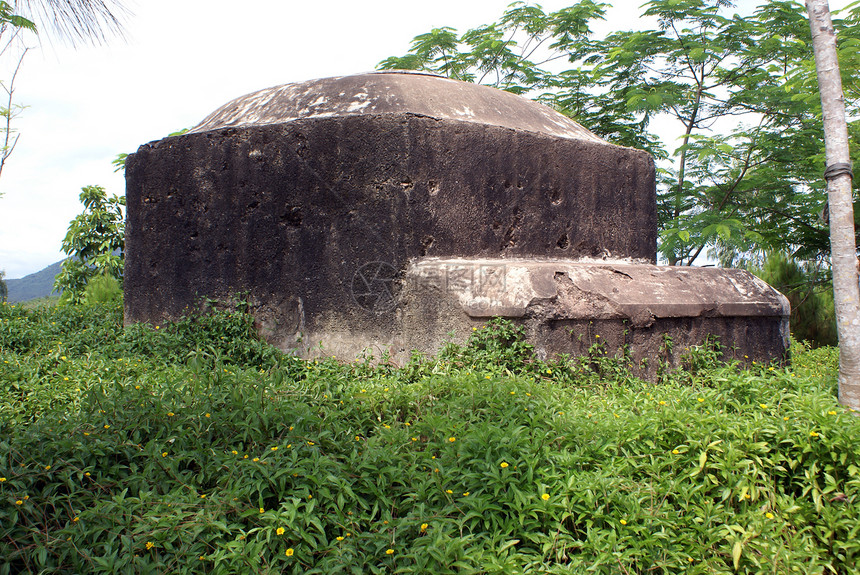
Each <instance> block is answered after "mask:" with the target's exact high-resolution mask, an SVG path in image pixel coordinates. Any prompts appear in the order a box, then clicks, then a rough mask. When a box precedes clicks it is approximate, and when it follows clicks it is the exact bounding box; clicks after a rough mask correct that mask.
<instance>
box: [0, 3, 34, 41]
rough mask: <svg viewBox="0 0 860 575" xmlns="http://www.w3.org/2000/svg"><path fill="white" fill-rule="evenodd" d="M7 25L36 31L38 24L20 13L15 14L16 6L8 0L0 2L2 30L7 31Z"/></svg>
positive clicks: (0, 28)
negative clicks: (7, 0)
mask: <svg viewBox="0 0 860 575" xmlns="http://www.w3.org/2000/svg"><path fill="white" fill-rule="evenodd" d="M7 26H11V27H12V28H20V29H23V30H30V31H31V32H35V31H36V24H34V23H33V22H32V21H31V20H28V19H27V18H24V17H23V16H21V15H19V14H15V6H12V5H11V4H9V3H8V2H0V31H5V29H6V27H7ZM0 34H2V32H0Z"/></svg>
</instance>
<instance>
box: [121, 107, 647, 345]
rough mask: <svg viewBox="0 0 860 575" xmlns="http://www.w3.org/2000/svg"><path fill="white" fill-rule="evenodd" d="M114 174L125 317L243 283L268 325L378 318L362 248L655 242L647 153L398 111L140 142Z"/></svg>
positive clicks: (386, 254) (394, 254)
mask: <svg viewBox="0 0 860 575" xmlns="http://www.w3.org/2000/svg"><path fill="white" fill-rule="evenodd" d="M126 179H127V190H126V197H127V202H128V228H127V229H128V233H127V254H128V255H127V260H126V283H125V289H126V298H125V299H126V318H127V320H129V321H138V320H145V321H155V322H157V321H162V320H165V319H168V318H174V317H176V316H178V315H180V314H182V313H183V310H185V309H186V308H188V307H193V306H194V305H195V302H196V301H197V299H198V298H200V297H202V296H214V297H222V296H226V295H227V294H229V293H233V292H237V291H247V292H248V293H249V295H250V297H251V300H252V301H255V302H258V304H259V310H258V313H259V315H260V317H261V321H262V322H263V323H265V324H266V325H267V326H271V327H270V331H272V333H280V332H283V331H284V326H286V325H290V324H296V327H297V328H298V327H299V324H302V326H301V327H302V328H303V329H305V330H307V329H313V328H314V325H315V324H316V323H320V322H322V323H326V324H328V323H329V322H333V323H336V324H338V325H340V326H341V329H348V330H350V331H357V332H361V331H363V330H366V329H378V330H381V331H383V332H389V333H390V331H391V329H393V325H394V324H393V323H392V322H393V321H394V312H395V310H394V309H388V310H385V309H381V308H380V309H372V310H371V311H372V312H373V313H368V311H367V310H366V309H363V308H362V305H363V306H364V307H365V308H366V307H371V308H373V307H374V306H373V305H368V302H356V301H355V298H354V297H353V294H354V292H355V290H354V289H353V285H352V283H353V279H354V278H356V274H361V273H364V272H367V271H368V269H367V268H363V266H366V265H368V264H370V265H372V264H373V262H382V263H384V264H386V265H387V267H386V268H385V269H386V270H388V272H389V273H390V274H392V275H395V276H398V275H401V274H402V273H403V272H404V271H405V269H406V267H407V265H408V263H409V261H410V260H411V259H413V258H419V257H425V256H438V257H445V256H480V257H527V256H535V257H547V256H554V257H563V258H575V257H582V256H589V257H598V258H599V257H604V256H614V257H622V258H623V257H627V258H634V259H637V260H641V261H654V259H655V256H656V254H655V249H656V213H655V199H654V166H653V162H652V161H651V158H650V157H649V156H648V155H647V154H645V153H643V152H640V151H636V150H630V149H625V148H617V147H614V146H609V145H606V144H599V143H593V142H590V141H581V140H572V139H558V138H551V137H549V136H545V135H542V134H535V133H529V132H520V131H515V130H511V129H505V128H499V127H493V126H483V125H477V124H474V123H465V122H457V121H450V120H444V121H440V120H435V119H430V118H425V117H418V116H414V115H411V114H397V115H385V116H378V117H376V116H347V117H333V118H321V119H313V120H297V121H294V122H290V123H288V124H280V125H267V126H260V127H251V128H242V129H225V130H219V131H214V132H205V133H195V134H188V135H184V136H180V137H174V138H168V139H165V140H162V141H160V142H156V143H153V144H148V145H145V146H142V147H141V148H140V149H139V150H138V152H137V153H136V154H134V155H132V156H130V157H129V159H128V160H127V163H126ZM360 270H363V271H360ZM357 303H359V304H361V305H356V304H357ZM300 309H301V313H300ZM332 313H336V314H337V318H330V317H329V316H330V315H331V314H332ZM302 318H303V319H302ZM276 339H277V337H276Z"/></svg>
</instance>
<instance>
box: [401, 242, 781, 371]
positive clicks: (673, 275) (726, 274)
mask: <svg viewBox="0 0 860 575" xmlns="http://www.w3.org/2000/svg"><path fill="white" fill-rule="evenodd" d="M404 285H405V288H404V292H403V294H402V301H401V305H402V307H403V309H404V310H409V313H404V316H403V318H404V320H403V326H402V331H403V332H404V333H410V334H414V335H413V337H412V339H411V340H410V341H411V343H412V345H413V347H416V348H417V349H419V350H421V351H425V352H427V353H434V352H435V351H436V350H437V349H438V347H439V342H440V341H445V339H446V337H451V334H453V338H454V339H455V340H456V341H464V340H465V339H466V338H467V337H468V335H469V334H470V333H471V328H472V327H474V326H477V325H481V324H483V323H484V322H485V321H487V319H489V318H490V317H493V316H502V317H506V318H509V319H513V320H514V321H516V322H518V323H520V324H522V325H523V326H525V328H526V334H527V337H528V340H529V342H530V343H531V344H532V345H534V346H535V350H536V352H537V354H538V356H539V357H542V358H552V357H555V356H557V355H558V354H569V355H571V356H582V355H588V354H589V352H590V349H591V347H592V346H593V345H595V344H596V345H599V346H600V347H601V348H602V349H603V351H604V352H606V353H607V354H608V355H610V356H615V355H617V354H619V353H620V352H622V351H623V350H625V349H626V350H627V351H628V353H629V358H630V360H631V363H632V364H633V366H634V367H635V368H636V371H637V373H639V374H640V375H642V376H645V377H652V376H654V375H655V373H656V370H657V368H658V367H659V365H660V362H665V363H667V364H669V365H678V362H679V361H680V360H681V359H682V357H683V356H684V354H685V352H686V351H687V350H689V348H690V347H691V346H697V345H701V344H702V343H703V342H704V341H705V339H706V338H707V337H708V336H716V337H717V338H718V341H719V343H720V344H721V345H722V346H723V348H724V349H723V358H724V359H737V360H739V361H741V362H751V361H765V362H766V361H770V360H773V359H775V360H781V359H784V358H785V357H786V350H787V349H788V345H789V333H788V315H789V311H790V309H789V307H788V301H787V300H786V298H785V297H784V296H783V295H782V294H780V293H779V292H777V291H776V290H774V289H773V288H772V287H770V286H769V285H767V284H766V283H765V282H763V281H761V280H760V279H758V278H756V277H755V276H753V275H752V274H750V273H748V272H746V271H742V270H726V269H716V268H686V267H670V266H654V265H641V264H629V263H624V262H601V263H583V262H577V261H570V260H567V261H566V260H554V261H548V260H546V261H535V260H530V259H519V258H516V259H495V260H493V259H482V260H467V259H437V258H427V259H424V260H418V261H416V262H414V263H413V265H411V266H410V268H409V270H408V272H407V276H406V282H405V284H404ZM403 359H405V358H403ZM643 360H644V361H643Z"/></svg>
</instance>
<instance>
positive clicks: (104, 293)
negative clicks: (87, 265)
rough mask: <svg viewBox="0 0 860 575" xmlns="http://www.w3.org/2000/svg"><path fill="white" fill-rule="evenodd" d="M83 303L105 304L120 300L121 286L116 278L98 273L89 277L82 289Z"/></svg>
mask: <svg viewBox="0 0 860 575" xmlns="http://www.w3.org/2000/svg"><path fill="white" fill-rule="evenodd" d="M83 300H84V303H86V304H87V305H96V304H106V303H110V302H114V301H120V302H121V301H122V286H121V285H120V284H119V282H118V281H117V280H116V278H114V277H112V276H108V275H100V276H95V277H92V278H90V280H89V281H88V282H87V287H86V288H85V289H84V297H83Z"/></svg>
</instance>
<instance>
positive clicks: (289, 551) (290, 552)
mask: <svg viewBox="0 0 860 575" xmlns="http://www.w3.org/2000/svg"><path fill="white" fill-rule="evenodd" d="M293 553H294V551H293V548H292V547H290V548H289V549H287V552H286V553H284V555H286V556H287V557H292V556H293Z"/></svg>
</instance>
